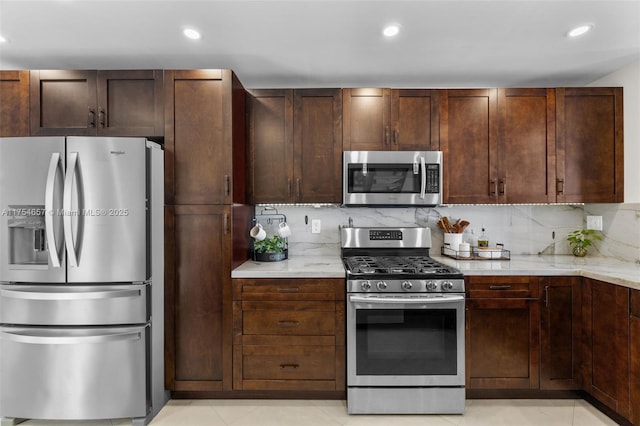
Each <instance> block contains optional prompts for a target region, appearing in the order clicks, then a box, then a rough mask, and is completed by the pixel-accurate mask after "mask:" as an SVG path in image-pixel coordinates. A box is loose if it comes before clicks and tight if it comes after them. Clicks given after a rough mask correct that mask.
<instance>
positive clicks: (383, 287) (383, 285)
mask: <svg viewBox="0 0 640 426" xmlns="http://www.w3.org/2000/svg"><path fill="white" fill-rule="evenodd" d="M376 287H378V290H386V289H387V283H385V282H384V281H379V282H378V284H376Z"/></svg>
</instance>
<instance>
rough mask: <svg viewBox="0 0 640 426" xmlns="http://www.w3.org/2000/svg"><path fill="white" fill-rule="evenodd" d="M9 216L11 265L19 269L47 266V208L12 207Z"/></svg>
mask: <svg viewBox="0 0 640 426" xmlns="http://www.w3.org/2000/svg"><path fill="white" fill-rule="evenodd" d="M5 213H6V214H7V228H8V235H9V264H10V265H12V266H18V267H29V266H38V265H47V263H48V258H49V251H48V250H47V240H46V233H45V221H44V215H45V207H44V206H43V205H42V206H37V205H22V206H19V205H11V206H9V208H8V209H7V211H6V212H5Z"/></svg>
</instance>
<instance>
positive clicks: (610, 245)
mask: <svg viewBox="0 0 640 426" xmlns="http://www.w3.org/2000/svg"><path fill="white" fill-rule="evenodd" d="M276 208H277V210H278V213H281V214H284V215H286V216H287V222H288V223H289V226H290V227H291V231H292V235H291V237H289V253H290V255H292V256H303V255H304V256H313V255H338V254H339V253H340V233H339V227H340V226H346V225H347V224H348V223H349V218H351V219H352V221H353V225H354V226H391V227H399V226H416V225H418V226H426V227H429V228H431V236H432V243H433V247H432V249H431V250H432V253H434V254H435V253H440V249H441V247H442V244H443V233H442V231H441V230H440V229H439V228H438V227H437V225H436V224H437V222H438V220H439V219H440V218H441V217H443V216H447V217H449V219H451V220H454V221H455V220H457V219H459V218H461V219H466V220H468V221H469V222H471V225H469V227H468V228H467V231H465V235H464V238H465V239H467V238H469V237H470V234H471V230H473V233H474V234H475V235H476V236H478V235H480V233H481V228H482V227H483V226H484V228H485V230H486V234H487V236H488V237H489V245H495V244H497V243H502V244H504V248H505V249H507V250H510V251H511V253H512V254H513V255H517V254H539V253H544V254H569V253H570V251H569V246H568V244H567V241H566V237H567V234H568V233H569V232H571V231H573V230H575V229H580V228H583V227H585V226H586V216H587V215H598V216H602V217H603V231H602V236H603V240H602V241H597V242H596V244H595V247H592V248H591V249H590V254H589V255H590V256H598V255H600V256H610V257H615V258H618V259H621V260H626V261H631V262H637V261H639V260H640V204H588V205H584V206H583V205H508V206H494V205H491V206H458V205H456V206H441V207H434V208H414V207H412V208H366V207H362V208H354V207H335V206H329V207H326V206H323V207H312V206H276ZM264 209H265V207H263V206H256V214H259V213H261V212H264ZM315 219H319V220H320V221H321V232H320V233H319V234H313V233H311V221H312V220H315ZM554 234H555V238H554Z"/></svg>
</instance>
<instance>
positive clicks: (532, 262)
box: [231, 255, 640, 290]
mask: <svg viewBox="0 0 640 426" xmlns="http://www.w3.org/2000/svg"><path fill="white" fill-rule="evenodd" d="M431 257H432V258H434V259H435V260H437V261H439V262H442V263H444V264H446V265H449V266H454V267H456V268H458V269H460V270H461V271H462V272H463V273H464V274H465V275H545V276H553V275H556V276H558V275H560V276H561V275H578V276H582V277H587V278H593V279H597V280H601V281H605V282H609V283H612V284H618V285H622V286H625V287H629V288H633V289H636V290H640V265H638V264H636V263H631V262H623V261H620V260H617V259H614V258H610V257H589V256H587V257H584V258H578V257H574V256H571V255H559V256H535V255H533V256H526V255H512V256H511V260H456V259H452V258H449V257H446V256H433V255H432V256H431ZM344 277H345V272H344V267H343V266H342V261H341V259H340V256H338V255H336V256H289V259H288V260H283V261H280V262H256V261H253V260H248V261H246V262H245V263H243V264H242V265H240V266H239V267H237V268H236V269H234V270H233V271H232V272H231V278H344Z"/></svg>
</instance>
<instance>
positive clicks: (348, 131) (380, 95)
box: [342, 89, 392, 151]
mask: <svg viewBox="0 0 640 426" xmlns="http://www.w3.org/2000/svg"><path fill="white" fill-rule="evenodd" d="M342 96H343V103H344V104H343V107H344V112H343V116H344V123H343V132H342V134H343V139H342V142H343V150H344V151H375V150H386V149H392V148H391V125H390V114H391V111H390V110H391V105H390V96H391V91H390V89H344V90H343V91H342Z"/></svg>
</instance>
